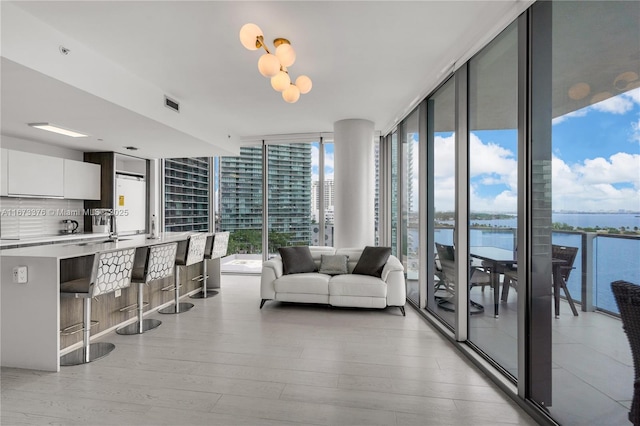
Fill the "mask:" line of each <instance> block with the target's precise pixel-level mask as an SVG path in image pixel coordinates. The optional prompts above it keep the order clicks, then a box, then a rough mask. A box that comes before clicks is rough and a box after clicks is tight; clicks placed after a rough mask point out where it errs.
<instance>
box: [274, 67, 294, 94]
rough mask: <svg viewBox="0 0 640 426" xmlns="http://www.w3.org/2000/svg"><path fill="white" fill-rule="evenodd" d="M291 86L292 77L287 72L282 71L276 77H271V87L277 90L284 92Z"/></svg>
mask: <svg viewBox="0 0 640 426" xmlns="http://www.w3.org/2000/svg"><path fill="white" fill-rule="evenodd" d="M289 86H291V78H290V77H289V74H287V73H286V72H284V71H280V72H279V73H278V74H276V75H275V76H274V77H271V87H273V90H275V91H276V92H283V91H285V90H286V89H287V88H288V87H289Z"/></svg>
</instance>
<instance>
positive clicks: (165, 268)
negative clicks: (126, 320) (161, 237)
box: [116, 243, 178, 335]
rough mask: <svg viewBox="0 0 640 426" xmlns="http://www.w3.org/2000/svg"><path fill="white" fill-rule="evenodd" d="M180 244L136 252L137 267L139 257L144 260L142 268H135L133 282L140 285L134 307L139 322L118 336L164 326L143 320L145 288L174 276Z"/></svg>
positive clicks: (123, 328)
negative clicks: (154, 282)
mask: <svg viewBox="0 0 640 426" xmlns="http://www.w3.org/2000/svg"><path fill="white" fill-rule="evenodd" d="M177 249H178V243H167V244H158V245H154V246H151V247H141V248H139V249H138V250H137V251H136V262H135V263H136V266H137V263H138V257H139V255H140V256H141V257H142V258H143V259H144V265H143V266H142V268H140V269H139V268H137V267H136V268H134V270H133V276H132V278H131V282H135V283H138V303H136V304H134V305H132V306H134V307H135V309H136V310H137V311H138V321H136V322H134V323H133V324H129V325H126V326H124V327H121V328H119V329H117V330H116V333H118V334H125V335H131V334H142V333H144V332H145V331H149V330H153V329H154V328H156V327H158V326H159V325H160V324H162V321H160V320H157V319H150V318H147V319H142V315H143V312H144V307H145V306H147V305H148V303H144V300H143V296H144V286H145V285H149V283H150V282H151V281H157V280H161V279H163V278H167V277H170V276H172V275H173V268H174V265H175V262H176V251H177ZM131 310H132V309H131V306H127V307H125V308H122V309H121V311H131Z"/></svg>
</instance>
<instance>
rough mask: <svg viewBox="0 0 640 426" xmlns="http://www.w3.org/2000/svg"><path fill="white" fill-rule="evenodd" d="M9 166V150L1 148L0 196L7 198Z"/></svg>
mask: <svg viewBox="0 0 640 426" xmlns="http://www.w3.org/2000/svg"><path fill="white" fill-rule="evenodd" d="M7 164H9V160H8V158H7V150H6V149H4V148H0V196H6V195H7V194H8V191H7Z"/></svg>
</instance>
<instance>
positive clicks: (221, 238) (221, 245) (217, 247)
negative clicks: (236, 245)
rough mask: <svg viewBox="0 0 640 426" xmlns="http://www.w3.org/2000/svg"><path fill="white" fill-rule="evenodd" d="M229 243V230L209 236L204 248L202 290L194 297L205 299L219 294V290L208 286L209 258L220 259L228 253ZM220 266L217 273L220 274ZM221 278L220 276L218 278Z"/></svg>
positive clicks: (193, 297)
mask: <svg viewBox="0 0 640 426" xmlns="http://www.w3.org/2000/svg"><path fill="white" fill-rule="evenodd" d="M228 245H229V232H216V233H215V234H211V235H209V236H207V243H206V244H205V248H204V260H203V261H202V277H201V278H200V279H201V280H202V281H203V284H202V291H200V292H199V293H196V294H194V295H192V296H191V298H192V299H205V298H207V297H213V296H215V295H216V294H218V291H216V290H213V289H208V288H207V279H208V278H209V275H208V274H207V260H211V259H219V258H221V257H223V256H225V255H226V254H227V246H228ZM219 271H220V268H219V267H218V268H217V271H216V273H218V274H219ZM218 280H219V278H218Z"/></svg>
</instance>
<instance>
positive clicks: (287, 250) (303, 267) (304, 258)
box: [278, 246, 317, 275]
mask: <svg viewBox="0 0 640 426" xmlns="http://www.w3.org/2000/svg"><path fill="white" fill-rule="evenodd" d="M278 252H279V253H280V257H281V258H282V266H283V274H284V275H288V274H301V273H305V272H315V271H317V268H316V264H315V262H314V261H313V257H312V256H311V251H310V250H309V247H307V246H299V247H280V248H279V249H278Z"/></svg>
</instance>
